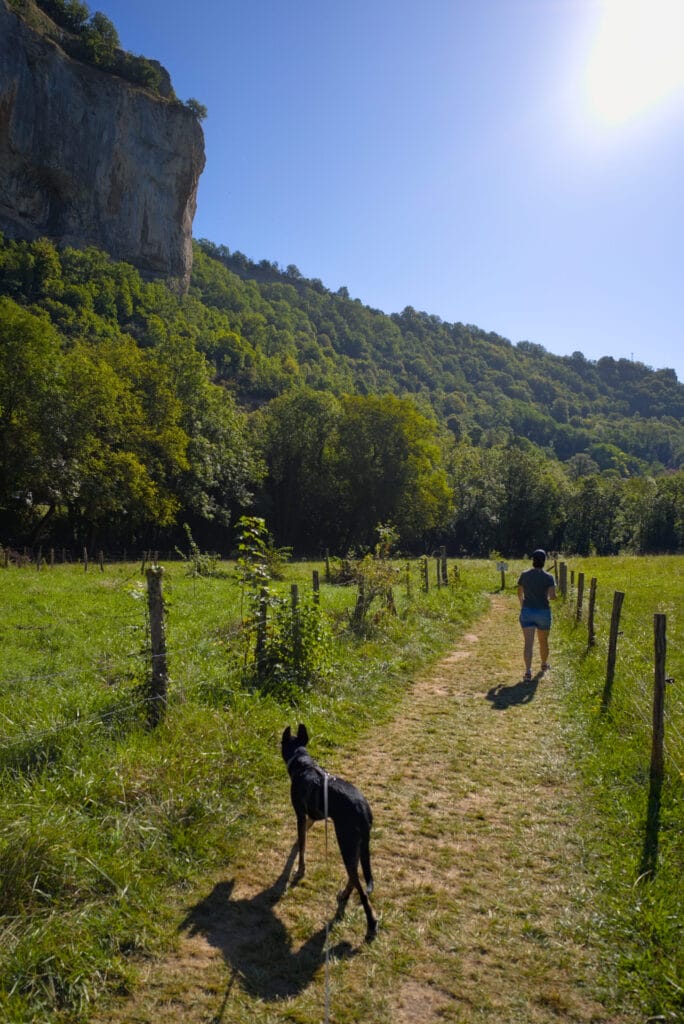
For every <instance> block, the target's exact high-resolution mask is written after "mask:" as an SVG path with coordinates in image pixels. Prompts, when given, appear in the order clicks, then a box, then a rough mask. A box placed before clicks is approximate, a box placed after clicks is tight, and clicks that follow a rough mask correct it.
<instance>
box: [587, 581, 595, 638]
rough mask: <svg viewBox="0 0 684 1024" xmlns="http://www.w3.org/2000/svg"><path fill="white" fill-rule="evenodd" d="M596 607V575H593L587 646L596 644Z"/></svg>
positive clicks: (590, 590) (590, 587) (590, 585)
mask: <svg viewBox="0 0 684 1024" xmlns="http://www.w3.org/2000/svg"><path fill="white" fill-rule="evenodd" d="M595 608H596V577H595V576H592V577H591V583H590V584H589V613H588V616H587V646H588V647H594V646H595V645H596V633H595V631H594V610H595Z"/></svg>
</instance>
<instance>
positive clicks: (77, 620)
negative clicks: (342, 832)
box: [0, 563, 496, 1024]
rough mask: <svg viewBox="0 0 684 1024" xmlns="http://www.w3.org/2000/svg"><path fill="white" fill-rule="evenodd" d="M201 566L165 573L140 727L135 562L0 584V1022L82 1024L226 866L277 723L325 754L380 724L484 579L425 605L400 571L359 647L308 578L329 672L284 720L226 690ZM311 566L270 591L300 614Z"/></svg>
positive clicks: (217, 586) (337, 604)
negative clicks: (154, 671)
mask: <svg viewBox="0 0 684 1024" xmlns="http://www.w3.org/2000/svg"><path fill="white" fill-rule="evenodd" d="M219 568H220V569H221V568H222V570H223V571H222V573H221V574H220V575H218V576H216V577H211V578H206V577H195V576H191V575H189V574H188V567H187V566H186V565H184V564H183V563H174V564H171V565H169V566H167V567H166V570H165V576H164V596H165V603H166V607H167V614H166V625H167V647H168V664H169V672H170V684H169V706H168V712H167V714H166V716H165V719H164V721H163V723H162V724H161V725H160V726H159V727H158V728H157V729H156V730H150V729H149V728H147V726H146V705H145V696H146V680H147V676H148V673H149V668H150V655H149V637H148V626H147V597H146V584H145V578H144V575H143V574H142V573H141V571H140V566H139V565H137V566H136V565H124V566H107V567H106V569H105V571H104V572H100V570H99V569H97V568H95V569H92V568H91V569H89V571H88V572H87V573H86V572H84V570H83V568H82V567H79V566H66V565H65V566H61V565H60V566H57V567H55V568H53V569H51V570H50V569H46V570H43V571H41V572H37V571H36V570H35V568H33V569H31V568H24V569H16V568H10V569H8V570H7V571H5V572H3V574H2V586H3V593H4V608H5V614H4V617H3V623H2V627H0V632H1V634H2V644H1V648H0V649H1V651H2V655H1V664H0V766H1V770H2V796H1V797H0V1019H5V1020H8V1021H9V1020H11V1021H13V1024H17V1022H19V1021H21V1020H27V1021H28V1020H33V1019H40V1018H35V1017H34V1016H32V1015H35V1014H41V1013H42V1014H44V1015H45V1019H47V1018H48V1017H49V1019H50V1020H59V1019H62V1017H63V1019H65V1020H66V1019H69V1020H71V1019H74V1020H75V1019H87V1017H88V1014H89V1009H90V1007H91V1006H92V1004H93V1002H94V1000H95V999H96V998H97V997H98V994H99V993H100V992H101V991H102V990H103V989H106V988H111V987H114V988H116V987H117V986H121V985H125V984H126V978H127V973H128V966H127V963H128V958H129V957H130V956H131V955H133V954H143V953H148V952H153V951H155V950H158V949H159V948H161V946H163V944H164V943H165V942H166V941H168V937H167V936H168V933H169V932H172V931H173V925H172V924H171V923H170V922H171V920H172V914H173V904H174V900H177V899H178V898H179V893H180V892H181V891H182V890H183V889H184V888H185V887H188V886H191V885H192V883H193V880H194V879H196V878H197V877H198V876H199V875H201V874H206V872H207V871H208V870H210V869H211V868H213V867H215V866H216V865H220V864H225V863H227V862H228V861H229V860H230V857H231V852H232V850H233V849H234V846H235V843H236V842H238V841H239V839H240V836H241V835H242V834H243V832H244V830H245V828H246V827H247V826H248V825H249V821H250V815H253V814H256V813H258V811H259V809H260V808H261V807H262V806H263V805H264V804H265V803H267V802H268V800H269V798H270V794H271V792H272V789H273V780H274V779H275V778H279V772H280V770H281V765H280V763H279V749H278V740H279V736H280V733H281V732H282V728H283V725H284V724H285V723H286V722H288V721H291V720H292V721H294V720H295V717H296V716H297V715H299V716H301V717H303V718H306V721H307V722H308V723H309V725H310V727H311V728H313V729H314V730H315V732H316V734H317V736H319V737H320V741H321V742H322V743H323V744H324V745H325V744H328V745H330V746H332V745H337V744H340V743H344V741H345V739H346V738H348V737H349V735H350V733H351V731H352V729H355V730H360V731H365V730H368V728H369V727H370V724H371V722H375V723H377V722H378V721H381V720H382V718H383V717H387V716H389V715H390V714H391V710H392V704H393V700H394V698H395V695H396V694H397V692H399V691H402V690H403V688H404V687H405V686H406V684H407V682H408V680H410V678H411V676H412V674H413V673H414V672H415V671H416V670H417V669H418V668H420V667H421V666H423V665H425V664H427V663H429V662H430V661H432V660H434V659H436V658H437V657H439V656H440V655H441V654H443V653H444V651H445V650H447V649H448V648H449V645H450V644H451V643H452V642H453V641H454V639H455V637H456V636H457V635H458V633H459V632H460V631H462V629H463V627H464V625H465V624H466V623H467V622H469V621H471V620H472V619H473V617H475V616H476V615H477V614H478V613H479V612H480V611H481V610H482V608H483V607H484V605H485V601H486V597H485V591H486V589H487V587H488V586H489V585H490V584H495V582H496V576H495V574H494V573H493V572H492V571H491V566H490V565H489V564H488V563H472V564H469V565H468V566H467V568H464V569H463V571H462V573H461V578H460V582H459V584H458V586H456V587H451V588H446V587H442V588H441V589H439V590H438V589H437V588H436V587H434V586H433V588H432V589H431V590H430V592H429V593H428V594H423V593H422V592H421V590H420V587H419V582H418V574H417V569H416V567H415V565H414V568H413V581H412V587H411V595H410V597H409V596H408V595H407V593H406V587H405V583H404V580H403V573H402V582H401V585H398V586H397V587H395V600H396V603H397V612H398V614H397V615H396V616H392V615H390V614H389V613H386V612H383V611H382V610H381V609H380V606H378V609H379V610H378V612H377V613H376V614H375V615H374V619H373V621H372V623H371V624H370V627H369V629H368V630H367V631H366V633H365V634H364V635H362V636H358V635H356V634H353V633H351V632H350V630H349V616H350V613H351V609H352V607H353V604H354V598H355V590H354V588H351V587H341V586H327V585H325V584H322V586H321V609H322V613H323V615H322V620H323V625H324V627H325V652H324V653H325V654H326V657H327V661H328V671H327V672H326V673H325V674H324V675H323V676H322V678H321V680H320V682H319V683H318V684H317V686H316V687H315V688H312V689H310V690H309V691H308V692H303V691H302V692H301V693H300V695H299V699H298V701H297V707H296V708H293V707H292V706H290V704H288V703H279V702H278V701H277V700H276V699H274V698H273V697H272V696H269V695H263V694H262V693H261V692H260V691H259V690H258V689H254V688H250V687H246V686H244V685H243V684H242V682H241V676H242V673H243V668H244V657H245V639H244V636H243V631H242V630H241V625H240V623H241V614H242V613H245V612H246V609H245V608H244V607H243V605H244V602H243V599H242V595H241V591H240V586H239V584H238V582H237V581H236V578H235V572H234V566H229V565H227V564H225V565H224V566H223V567H219ZM314 569H318V570H319V571H320V572H321V577H322V576H323V567H322V566H321V565H313V564H310V563H309V564H301V565H292V566H288V569H287V579H286V580H284V581H283V582H282V583H281V584H279V587H280V589H281V590H282V591H283V592H284V593H287V592H289V589H290V585H291V584H292V583H293V582H297V583H298V584H299V585H300V587H301V594H302V597H301V600H302V603H303V604H305V603H306V602H308V601H310V597H307V594H310V592H311V583H312V571H313V570H314ZM174 893H175V894H176V895H175V896H174ZM3 1014H4V1017H3V1016H2V1015H3Z"/></svg>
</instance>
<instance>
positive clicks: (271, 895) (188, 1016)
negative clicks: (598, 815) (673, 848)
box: [94, 594, 634, 1024]
mask: <svg viewBox="0 0 684 1024" xmlns="http://www.w3.org/2000/svg"><path fill="white" fill-rule="evenodd" d="M516 608H517V605H516V602H515V600H514V598H513V597H512V596H511V595H510V594H508V595H506V594H502V595H496V596H495V597H494V598H493V599H492V602H491V606H490V609H489V611H488V612H487V613H486V614H485V616H484V617H483V618H482V619H481V620H480V621H479V622H478V623H477V624H476V626H475V627H474V629H473V632H472V633H470V634H468V635H466V636H465V637H464V638H463V640H462V642H461V644H460V645H459V646H458V647H457V649H455V650H454V651H453V652H452V653H451V654H450V655H449V656H448V657H447V658H445V659H444V660H442V661H441V662H440V663H439V664H438V665H436V666H435V667H433V669H432V670H431V671H430V673H429V674H426V675H425V676H424V677H422V678H420V679H418V680H417V682H416V683H415V685H414V687H413V688H412V689H411V691H410V692H409V693H407V694H406V696H405V698H404V699H403V700H402V702H401V703H400V705H399V706H398V708H397V714H396V716H395V718H394V719H393V721H392V722H390V723H389V724H388V725H386V726H383V727H382V728H381V729H378V730H377V732H376V733H374V734H372V735H371V736H370V737H368V743H367V744H366V745H364V746H361V745H359V747H358V749H356V750H351V751H346V752H344V755H343V753H342V752H341V751H337V752H336V758H335V763H330V762H329V761H327V762H325V767H327V768H328V769H329V770H330V771H333V772H339V774H340V775H343V776H346V777H348V778H350V779H353V780H354V781H355V782H357V783H358V785H359V786H360V787H361V788H362V789H363V790H364V792H365V793H366V794H367V796H368V797H369V799H370V802H371V804H372V806H373V810H374V815H375V828H374V833H373V840H372V853H373V867H374V875H375V883H376V889H375V893H374V895H373V902H374V906H375V908H376V911H377V912H378V913H379V915H380V931H379V935H378V939H377V940H376V942H375V943H373V944H372V945H370V946H366V945H364V943H363V936H364V932H365V918H364V915H363V912H362V910H361V908H360V906H359V905H358V903H357V902H356V901H355V897H352V899H351V900H350V902H349V906H348V910H347V914H346V917H345V919H344V921H343V922H341V923H338V924H335V925H333V926H332V928H331V930H330V937H329V946H330V959H329V966H328V969H327V972H326V968H325V963H324V961H325V957H324V948H325V941H326V935H325V922H326V919H327V918H328V917H330V916H331V915H332V913H333V911H334V909H335V905H336V904H335V893H336V891H337V889H338V887H339V885H340V883H341V881H342V875H343V870H342V865H341V861H340V859H339V854H338V851H337V845H336V842H335V839H334V834H333V833H332V830H331V832H330V835H329V837H328V852H327V856H326V835H325V829H324V826H323V825H322V824H318V825H316V826H315V827H314V828H313V829H312V830H311V831H310V833H309V853H308V873H307V876H306V878H305V879H304V881H303V882H302V883H301V884H300V885H298V886H296V887H294V888H291V889H288V888H286V886H285V877H286V872H287V871H288V869H289V868H290V867H291V865H292V863H293V850H292V843H293V840H294V815H293V813H292V810H291V808H290V805H289V787H288V782H287V778H286V775H285V772H284V769H283V782H282V801H281V803H280V804H279V806H278V807H277V808H276V809H275V811H273V813H272V815H271V816H270V818H269V820H262V821H261V822H260V823H259V825H258V827H257V830H256V832H255V834H254V836H253V841H252V842H251V843H250V845H249V848H248V849H245V850H244V852H243V857H242V860H241V861H240V862H238V863H235V864H232V865H230V866H229V867H227V869H226V873H225V875H224V876H223V877H222V878H219V879H217V880H214V882H212V883H208V885H207V887H206V890H205V891H204V892H203V893H200V894H199V895H198V898H197V901H196V902H195V903H194V904H193V905H192V906H191V907H189V908H188V911H187V915H186V916H185V918H184V920H183V922H179V943H178V949H177V951H176V953H175V954H174V955H173V956H171V957H169V958H168V959H166V960H164V961H163V962H158V963H154V964H151V965H150V966H149V968H147V970H146V973H145V976H144V978H143V983H142V984H141V987H140V990H139V992H138V994H137V995H136V997H135V999H134V1000H132V1001H129V1002H127V1003H126V1004H124V1005H123V1006H121V1007H119V1008H118V1009H117V1010H116V1011H115V1012H113V1013H111V1014H110V1015H109V1016H107V1015H98V1016H97V1017H96V1018H94V1020H97V1022H98V1024H104V1022H105V1021H106V1022H107V1024H113V1022H118V1024H120V1022H122V1021H125V1022H127V1024H143V1022H144V1024H159V1022H161V1021H164V1022H174V1024H175V1022H181V1021H182V1022H184V1024H200V1022H201V1024H208V1022H212V1024H223V1022H226V1024H227V1022H244V1024H247V1022H259V1024H266V1022H268V1024H274V1022H281V1021H288V1022H292V1021H294V1022H302V1024H304V1022H306V1024H309V1022H311V1024H313V1022H321V1021H323V1020H324V1019H325V1000H326V991H327V996H328V1000H329V1020H330V1021H331V1022H335V1024H352V1022H360V1021H363V1022H364V1024H390V1022H392V1024H403V1022H407V1024H408V1022H412V1024H413V1022H416V1021H418V1022H431V1021H434V1022H438V1021H439V1022H444V1021H450V1022H462V1024H466V1022H467V1024H472V1022H497V1024H547V1022H548V1024H551V1022H554V1024H557V1022H558V1021H567V1022H574V1021H577V1022H594V1024H597V1022H605V1024H608V1022H610V1024H627V1022H630V1021H631V1020H633V1019H634V1018H630V1017H628V1016H624V1015H621V1014H614V1013H611V1012H610V1011H609V1010H607V1009H606V1008H605V1007H604V1006H603V1005H602V1003H601V990H600V983H599V973H600V972H599V966H600V965H599V951H598V950H593V949H591V948H589V947H588V946H587V944H586V942H585V941H583V940H582V939H581V938H580V929H579V925H580V923H581V917H580V915H583V914H589V913H590V911H591V884H592V879H591V873H590V869H589V867H588V866H587V865H586V864H585V862H584V852H583V849H582V845H581V843H580V841H579V839H578V837H577V834H576V831H575V827H574V825H575V821H576V818H577V817H578V816H581V815H582V814H583V813H586V810H585V811H583V810H582V807H581V803H580V800H581V796H580V794H579V793H578V791H577V789H576V787H575V782H574V779H573V777H572V772H571V768H570V766H569V762H568V760H567V759H566V755H565V751H564V746H563V740H562V735H561V729H560V725H559V714H558V712H559V707H558V698H557V694H556V689H555V685H554V673H553V671H552V672H551V673H549V674H548V675H547V676H546V677H545V678H543V679H539V678H535V679H533V680H532V682H531V683H523V682H521V681H520V680H521V671H520V669H521V646H522V644H521V637H520V633H519V627H518V625H517V618H516ZM552 654H553V646H552ZM311 745H312V752H313V753H314V754H315V753H316V746H315V737H312V744H311ZM321 760H325V759H323V758H322V759H321ZM326 976H327V981H326Z"/></svg>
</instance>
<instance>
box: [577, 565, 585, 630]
mask: <svg viewBox="0 0 684 1024" xmlns="http://www.w3.org/2000/svg"><path fill="white" fill-rule="evenodd" d="M583 601H584V573H583V572H581V573H580V574H579V575H578V577H577V611H576V612H575V621H576V622H581V621H582V602H583Z"/></svg>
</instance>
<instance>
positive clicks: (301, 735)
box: [297, 722, 309, 747]
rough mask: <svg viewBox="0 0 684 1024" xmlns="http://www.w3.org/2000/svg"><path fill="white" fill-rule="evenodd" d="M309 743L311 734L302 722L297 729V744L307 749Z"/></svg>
mask: <svg viewBox="0 0 684 1024" xmlns="http://www.w3.org/2000/svg"><path fill="white" fill-rule="evenodd" d="M308 742H309V734H308V732H307V731H306V726H305V725H302V723H301V722H300V723H299V728H298V729H297V743H299V744H300V746H302V747H305V746H306V745H307V743H308Z"/></svg>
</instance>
